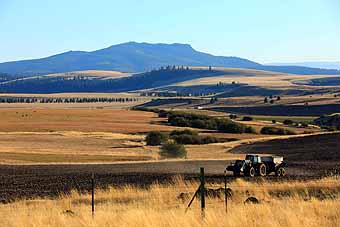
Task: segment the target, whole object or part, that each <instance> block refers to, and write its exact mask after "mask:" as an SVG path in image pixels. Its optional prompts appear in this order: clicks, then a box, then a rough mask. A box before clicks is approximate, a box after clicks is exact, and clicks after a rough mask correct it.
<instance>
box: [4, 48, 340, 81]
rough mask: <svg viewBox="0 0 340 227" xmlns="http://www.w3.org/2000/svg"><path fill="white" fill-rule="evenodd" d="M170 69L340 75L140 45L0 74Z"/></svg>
mask: <svg viewBox="0 0 340 227" xmlns="http://www.w3.org/2000/svg"><path fill="white" fill-rule="evenodd" d="M167 65H184V66H215V67H217V66H220V67H231V68H249V69H261V70H270V71H276V72H284V73H295V74H340V71H339V70H330V69H329V70H327V69H316V68H307V67H300V66H266V65H261V64H259V63H256V62H253V61H250V60H247V59H243V58H238V57H224V56H214V55H211V54H207V53H203V52H199V51H196V50H195V49H193V48H192V47H191V46H190V45H188V44H178V43H175V44H149V43H136V42H128V43H123V44H118V45H113V46H110V47H108V48H104V49H100V50H96V51H91V52H86V51H69V52H65V53H61V54H57V55H54V56H50V57H46V58H41V59H33V60H24V61H14V62H5V63H1V64H0V72H2V73H8V74H12V75H16V76H25V77H26V76H37V75H46V74H53V73H61V72H71V71H83V70H110V71H121V72H145V71H149V70H152V69H154V68H159V67H161V66H167Z"/></svg>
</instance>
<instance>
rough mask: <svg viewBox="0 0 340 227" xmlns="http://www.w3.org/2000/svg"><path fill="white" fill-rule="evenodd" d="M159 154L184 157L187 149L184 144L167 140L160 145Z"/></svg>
mask: <svg viewBox="0 0 340 227" xmlns="http://www.w3.org/2000/svg"><path fill="white" fill-rule="evenodd" d="M160 155H161V156H162V157H167V158H186V156H187V151H186V149H185V147H184V145H182V144H177V143H176V142H173V141H169V142H167V143H165V144H163V145H162V147H161V151H160Z"/></svg>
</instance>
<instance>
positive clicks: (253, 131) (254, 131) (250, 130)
mask: <svg viewBox="0 0 340 227" xmlns="http://www.w3.org/2000/svg"><path fill="white" fill-rule="evenodd" d="M244 132H245V133H252V134H255V133H256V130H255V129H254V128H253V127H251V126H247V127H246V128H245V129H244Z"/></svg>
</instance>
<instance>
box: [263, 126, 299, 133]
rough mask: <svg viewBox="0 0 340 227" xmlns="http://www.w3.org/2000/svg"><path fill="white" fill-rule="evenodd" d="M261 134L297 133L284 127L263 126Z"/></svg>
mask: <svg viewBox="0 0 340 227" xmlns="http://www.w3.org/2000/svg"><path fill="white" fill-rule="evenodd" d="M261 134H266V135H295V134H296V133H295V132H293V131H291V130H288V129H283V128H276V127H267V126H266V127H263V128H262V129H261Z"/></svg>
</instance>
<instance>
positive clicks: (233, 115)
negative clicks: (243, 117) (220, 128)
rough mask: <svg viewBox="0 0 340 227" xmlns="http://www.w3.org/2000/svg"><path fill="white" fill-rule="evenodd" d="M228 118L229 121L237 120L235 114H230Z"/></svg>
mask: <svg viewBox="0 0 340 227" xmlns="http://www.w3.org/2000/svg"><path fill="white" fill-rule="evenodd" d="M229 118H230V119H237V118H238V116H237V115H236V114H230V115H229Z"/></svg>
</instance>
